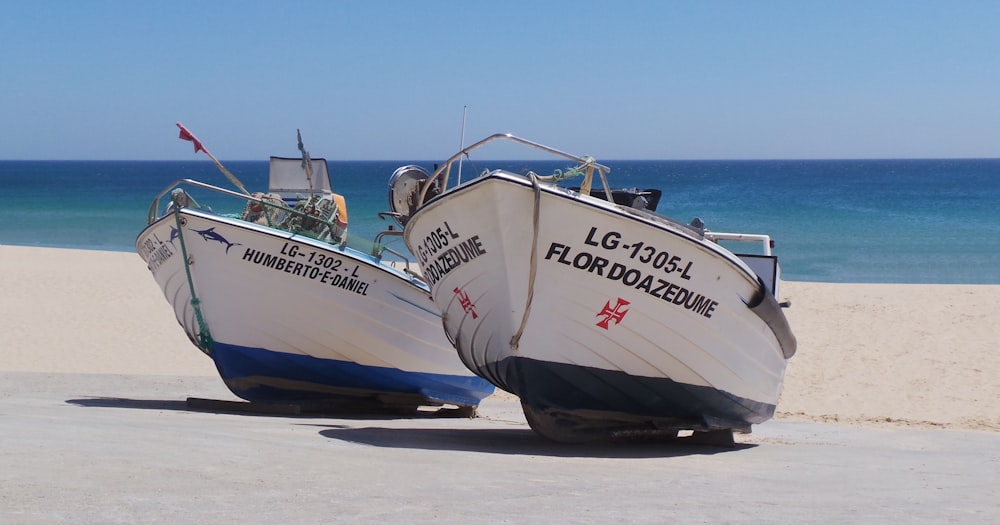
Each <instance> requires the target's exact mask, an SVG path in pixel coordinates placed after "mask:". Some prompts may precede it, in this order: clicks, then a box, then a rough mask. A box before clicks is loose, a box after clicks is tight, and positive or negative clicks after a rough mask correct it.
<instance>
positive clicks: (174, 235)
mask: <svg viewBox="0 0 1000 525" xmlns="http://www.w3.org/2000/svg"><path fill="white" fill-rule="evenodd" d="M180 236H181V232H180V231H179V230H178V229H177V228H174V227H173V226H171V227H170V239H168V240H167V242H169V243H170V244H173V243H174V239H176V238H178V237H180Z"/></svg>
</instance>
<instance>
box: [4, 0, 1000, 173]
mask: <svg viewBox="0 0 1000 525" xmlns="http://www.w3.org/2000/svg"><path fill="white" fill-rule="evenodd" d="M465 106H467V107H468V122H467V126H466V133H465V136H466V143H467V144H468V143H469V142H472V141H474V140H477V139H479V138H482V137H484V136H486V135H488V134H491V133H495V132H510V133H514V134H517V135H520V136H522V137H525V138H528V139H531V140H535V141H538V142H543V143H545V144H548V145H551V146H554V147H557V148H560V149H563V150H566V151H569V152H573V153H577V154H586V155H593V156H595V157H596V158H598V159H607V160H613V159H762V158H763V159H774V158H784V159H797V158H942V157H1000V140H998V131H1000V1H996V0H990V1H982V2H980V1H974V0H961V1H923V0H906V1H882V0H857V1H849V0H843V1H809V0H801V1H779V0H775V1H751V0H743V1H712V0H692V1H670V0H658V1H628V0H615V1H610V0H609V1H589V0H566V1H562V0H558V1H556V0H528V1H520V0H504V1H478V0H454V1H452V0H408V1H380V0H365V1H360V0H359V1H348V0H321V1H295V0H291V1H289V0H281V1H268V2H265V1H252V0H200V1H191V0H169V1H153V0H150V1H141V0H122V1H106V0H88V1H83V0H65V1H57V0H33V1H19V0H0V159H99V160H104V159H141V160H160V159H163V160H179V159H195V158H196V157H195V156H194V153H193V148H192V147H191V145H190V143H183V142H181V141H180V140H178V139H177V128H176V127H175V126H174V122H176V121H181V122H183V123H184V124H185V125H186V126H187V127H188V128H189V129H190V130H191V131H192V132H193V133H194V134H196V135H197V136H198V137H199V138H200V139H201V140H202V142H204V143H205V145H206V146H207V147H208V148H209V149H210V150H211V151H212V152H213V153H214V154H215V155H216V156H217V157H219V158H220V159H223V160H227V159H228V160H257V159H259V160H264V159H266V158H267V157H268V156H269V155H272V154H275V155H294V154H297V150H296V147H295V130H296V129H301V130H302V133H303V138H304V140H305V143H306V146H307V148H308V149H309V150H310V152H311V153H312V155H313V156H317V157H318V156H324V157H326V158H328V159H331V160H390V159H391V160H436V159H442V158H444V157H447V156H449V155H450V154H452V153H454V152H455V151H457V150H458V148H459V146H460V143H461V130H462V112H463V107H465Z"/></svg>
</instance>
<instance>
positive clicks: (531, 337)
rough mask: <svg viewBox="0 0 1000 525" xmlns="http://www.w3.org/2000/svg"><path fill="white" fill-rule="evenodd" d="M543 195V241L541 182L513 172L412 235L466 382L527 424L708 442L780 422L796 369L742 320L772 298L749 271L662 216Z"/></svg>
mask: <svg viewBox="0 0 1000 525" xmlns="http://www.w3.org/2000/svg"><path fill="white" fill-rule="evenodd" d="M540 192H541V193H540V206H539V220H538V224H537V240H534V235H535V232H536V225H535V224H534V218H533V210H534V206H535V205H534V198H535V194H534V191H533V188H532V185H531V182H530V181H529V180H528V179H527V178H525V177H522V176H518V175H513V174H510V173H506V172H494V173H491V174H489V175H487V176H484V177H481V178H479V179H476V180H473V181H470V182H467V183H466V184H463V185H461V186H458V187H457V188H454V189H450V190H449V191H448V192H446V193H445V194H444V195H443V196H440V197H437V198H436V199H433V200H431V201H429V202H428V203H426V204H425V205H424V206H423V207H422V208H420V209H419V210H418V211H417V212H416V213H414V214H413V215H412V217H410V218H409V222H408V223H407V227H406V230H405V240H406V243H407V245H408V246H409V248H410V250H411V251H413V252H414V254H416V255H417V259H418V262H419V264H420V266H421V270H422V272H423V275H424V277H425V278H426V279H428V282H429V283H430V285H431V293H432V297H433V299H434V301H435V303H436V304H437V306H438V307H439V308H440V310H441V311H442V312H443V315H444V320H445V322H444V326H445V330H446V331H447V333H448V336H449V337H450V338H451V339H453V340H454V341H455V344H456V348H457V349H458V351H459V354H460V356H461V358H462V360H463V362H465V364H466V366H468V367H469V369H470V370H472V371H475V372H476V373H478V374H480V375H482V376H483V377H485V378H487V379H489V380H490V381H491V382H493V383H494V384H495V385H497V386H498V387H500V388H502V389H504V390H507V391H509V392H511V393H514V394H516V395H518V396H520V398H521V401H522V404H523V405H524V406H525V411H526V414H527V415H528V416H529V421H530V420H531V419H532V417H533V416H534V417H537V416H538V415H539V414H549V415H550V416H551V417H555V416H552V414H569V415H571V416H575V417H576V418H577V419H583V420H587V419H590V420H602V419H603V420H605V421H623V422H630V423H634V424H647V423H648V424H652V425H653V426H666V427H674V428H678V429H685V428H686V429H700V430H713V429H719V428H748V427H749V425H750V424H751V423H759V422H761V421H764V420H766V419H768V418H770V417H771V415H773V412H774V407H775V405H776V403H777V402H778V397H779V395H780V392H781V385H782V381H783V376H784V373H785V364H786V356H785V355H784V354H783V351H782V342H781V341H779V337H778V336H777V335H776V333H775V330H774V329H773V328H772V327H771V326H769V324H768V323H766V322H765V321H764V320H763V319H762V317H761V316H760V315H758V314H756V313H754V311H752V310H751V309H750V308H749V307H748V304H751V305H753V304H755V303H757V302H760V301H761V300H762V294H764V295H767V294H768V291H767V290H766V289H765V288H764V287H763V286H762V284H761V281H760V279H759V278H758V277H757V276H756V274H754V273H753V271H752V270H751V269H750V268H749V267H748V266H747V265H746V264H745V263H744V262H743V261H741V260H740V259H739V258H738V257H736V256H734V255H733V254H732V253H730V252H728V251H727V250H725V249H723V248H721V247H720V246H718V245H717V244H716V243H714V242H711V241H708V240H705V239H703V238H701V237H700V236H699V235H697V234H696V233H695V232H692V231H691V230H689V229H687V228H685V227H684V226H681V225H679V224H677V223H673V222H672V221H669V220H666V219H663V218H656V217H654V216H653V215H652V214H649V213H640V212H636V211H635V210H630V209H627V208H622V207H619V206H616V205H614V204H612V203H609V202H607V201H604V200H601V199H596V198H592V197H590V196H581V195H579V194H577V193H574V192H570V191H568V190H564V189H561V188H556V187H554V186H550V185H542V186H541V189H540ZM533 246H534V247H536V250H537V252H536V256H535V261H536V262H535V265H534V272H535V275H534V277H533V278H532V276H531V274H532V270H533V268H532V254H531V250H532V247H533ZM529 293H530V300H529ZM768 300H770V301H771V302H772V303H774V301H773V297H769V298H768ZM529 305H530V306H529ZM526 307H527V308H530V311H529V312H528V315H527V316H525V310H526ZM774 310H775V311H776V312H777V314H776V315H778V316H780V322H781V323H783V322H784V316H783V314H781V313H780V310H778V309H777V306H776V304H775V306H774ZM522 323H523V327H522ZM779 324H780V323H779ZM785 328H787V325H785ZM522 330H523V332H522V333H521V335H520V337H519V340H515V341H512V339H516V338H517V334H518V333H519V332H520V331H522ZM788 338H791V335H790V332H788ZM791 340H792V344H791V346H792V350H791V351H794V338H791ZM786 341H787V339H786ZM788 352H789V351H788V350H787V349H786V353H788ZM789 355H790V353H789ZM619 397H620V398H621V399H618V398H619ZM688 398H690V399H688ZM546 417H549V416H546ZM533 426H534V425H533ZM536 430H539V429H538V428H536Z"/></svg>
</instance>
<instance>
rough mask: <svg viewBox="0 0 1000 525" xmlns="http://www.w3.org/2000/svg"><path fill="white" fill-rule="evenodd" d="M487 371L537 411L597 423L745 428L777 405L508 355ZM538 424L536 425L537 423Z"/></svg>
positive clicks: (701, 388)
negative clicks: (500, 379)
mask: <svg viewBox="0 0 1000 525" xmlns="http://www.w3.org/2000/svg"><path fill="white" fill-rule="evenodd" d="M484 372H485V373H484V375H486V377H498V378H502V380H503V381H504V382H505V384H504V385H502V387H503V388H506V389H509V390H510V391H511V393H513V394H516V395H517V396H519V397H520V398H521V403H522V405H526V407H527V409H532V410H533V412H534V414H535V416H536V417H537V416H539V415H543V414H545V413H549V414H552V413H560V414H562V415H564V416H565V415H568V416H569V417H570V419H574V420H578V421H582V422H586V424H589V425H596V426H600V424H601V421H602V418H603V419H604V421H605V422H607V423H608V424H609V425H610V426H615V425H620V424H621V423H623V422H624V423H625V425H626V426H628V425H637V426H642V425H645V426H652V427H656V428H660V429H675V430H716V429H744V428H748V427H749V426H750V425H751V424H754V423H762V422H764V421H767V420H768V419H770V418H771V417H772V416H773V415H774V410H775V406H774V405H772V404H768V403H762V402H759V401H753V400H750V399H744V398H740V397H737V396H734V395H732V394H729V393H726V392H723V391H720V390H717V389H715V388H710V387H704V386H695V385H689V384H685V383H678V382H676V381H673V380H671V379H668V378H663V377H659V378H654V377H639V376H633V375H629V374H626V373H625V372H621V371H612V370H605V369H600V368H591V367H583V366H576V365H568V364H564V363H553V362H548V361H539V360H535V359H529V358H524V357H508V358H505V359H503V360H502V361H500V362H499V363H492V364H491V366H490V368H489V370H488V371H484ZM536 430H538V429H536Z"/></svg>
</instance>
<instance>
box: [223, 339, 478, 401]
mask: <svg viewBox="0 0 1000 525" xmlns="http://www.w3.org/2000/svg"><path fill="white" fill-rule="evenodd" d="M211 355H212V359H213V360H214V361H215V366H216V369H217V370H218V371H219V375H220V376H221V377H222V379H223V381H225V383H226V386H227V387H229V389H230V390H231V391H232V392H233V393H234V394H236V395H237V396H239V397H241V398H243V399H246V400H247V401H257V402H294V401H343V400H351V399H358V398H373V397H390V398H393V399H397V400H399V401H402V402H404V403H405V402H410V401H413V403H414V404H441V403H447V404H455V405H462V406H477V405H479V402H480V401H481V400H482V399H483V398H484V397H486V396H488V395H490V394H492V393H493V385H491V384H490V383H489V382H487V381H485V380H483V379H480V378H478V377H474V376H454V375H444V374H429V373H418V372H406V371H403V370H399V369H395V368H385V367H375V366H364V365H359V364H357V363H353V362H349V361H335V360H331V359H318V358H315V357H311V356H305V355H296V354H288V353H283V352H273V351H270V350H264V349H260V348H248V347H244V346H236V345H228V344H225V343H219V342H215V344H214V345H213V346H212V353H211Z"/></svg>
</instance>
